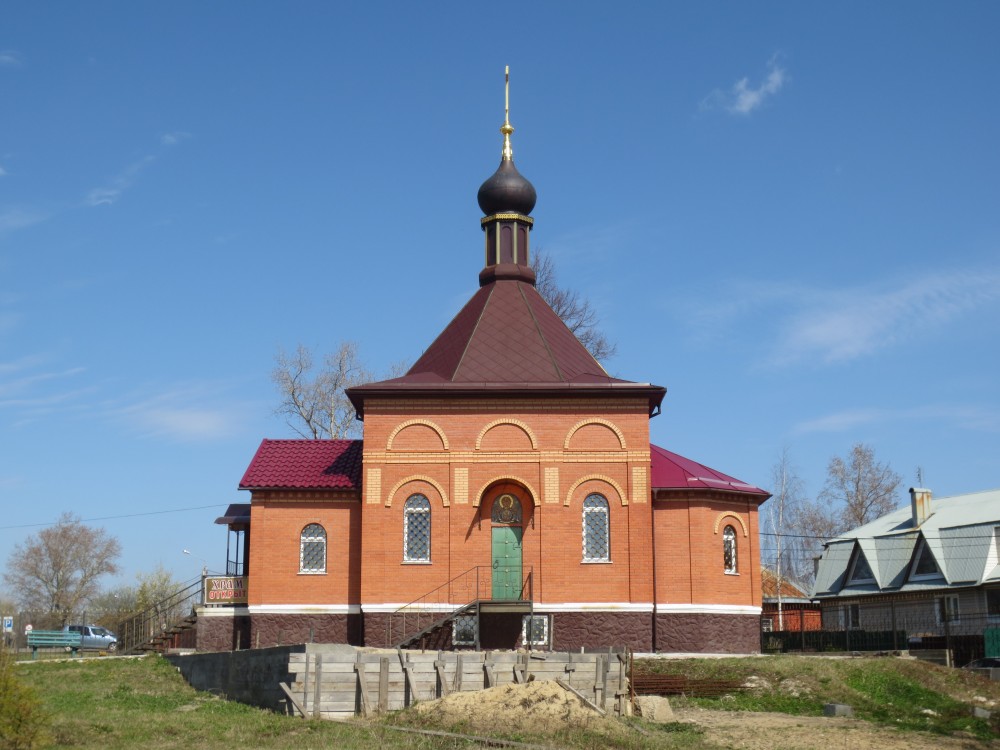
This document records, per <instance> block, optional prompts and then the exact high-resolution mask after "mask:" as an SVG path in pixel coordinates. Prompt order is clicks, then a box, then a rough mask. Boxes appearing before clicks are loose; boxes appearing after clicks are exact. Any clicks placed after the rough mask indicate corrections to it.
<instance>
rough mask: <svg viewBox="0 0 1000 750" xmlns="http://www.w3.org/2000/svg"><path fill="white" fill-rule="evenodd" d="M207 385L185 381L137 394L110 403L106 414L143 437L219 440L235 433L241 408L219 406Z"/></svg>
mask: <svg viewBox="0 0 1000 750" xmlns="http://www.w3.org/2000/svg"><path fill="white" fill-rule="evenodd" d="M215 391H216V389H215V388H214V387H212V386H210V385H198V384H195V385H185V386H180V387H178V388H176V389H174V390H171V391H166V392H163V393H158V394H157V395H155V396H149V397H143V396H137V397H134V399H133V400H131V401H130V402H128V403H126V404H125V405H115V406H110V408H108V410H107V414H108V416H109V417H110V418H111V419H113V420H114V421H116V422H119V423H122V424H124V425H125V426H126V429H127V430H129V431H130V432H134V433H137V434H139V435H141V436H143V437H154V438H155V437H166V438H169V439H172V440H178V441H181V442H192V441H206V440H219V439H223V438H227V437H230V436H231V435H234V434H237V433H238V432H239V430H240V425H241V424H242V418H241V416H240V415H241V414H242V412H243V410H242V409H241V408H240V407H237V406H235V405H233V406H231V407H230V408H225V407H223V408H220V406H219V398H218V394H217V393H216V392H215Z"/></svg>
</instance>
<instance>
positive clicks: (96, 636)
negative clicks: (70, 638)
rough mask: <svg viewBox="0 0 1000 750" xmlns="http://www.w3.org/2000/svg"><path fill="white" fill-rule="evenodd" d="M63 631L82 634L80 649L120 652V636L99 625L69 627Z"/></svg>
mask: <svg viewBox="0 0 1000 750" xmlns="http://www.w3.org/2000/svg"><path fill="white" fill-rule="evenodd" d="M63 631H65V632H70V633H79V634H80V648H90V649H98V650H99V651H116V650H118V636H117V635H115V634H114V633H112V632H111V631H110V630H108V629H107V628H102V627H101V626H99V625H67V626H65V627H64V628H63Z"/></svg>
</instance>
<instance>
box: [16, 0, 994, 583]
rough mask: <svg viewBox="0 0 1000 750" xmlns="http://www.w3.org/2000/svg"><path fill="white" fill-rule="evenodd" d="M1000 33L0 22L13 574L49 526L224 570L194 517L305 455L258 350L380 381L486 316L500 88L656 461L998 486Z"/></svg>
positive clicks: (424, 15) (432, 22) (131, 566)
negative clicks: (783, 462)
mask: <svg viewBox="0 0 1000 750" xmlns="http://www.w3.org/2000/svg"><path fill="white" fill-rule="evenodd" d="M362 6H363V7H362ZM997 28H1000V6H998V5H997V4H996V3H987V2H965V3H960V4H946V3H920V2H906V3H903V2H896V3H879V4H874V3H838V4H826V5H819V4H807V3H795V4H792V3H781V4H766V3H753V4H748V3H686V4H665V3H664V4H659V3H657V4H653V3H647V4H627V3H625V4H623V3H617V4H613V3H610V4H609V3H585V2H582V3H573V4H572V5H569V4H557V3H531V4H521V3H507V4H501V5H497V4H495V3H492V4H486V3H452V4H448V3H437V4H402V3H399V4H384V3H370V4H360V3H357V4H350V5H346V4H345V5H335V4H333V3H306V2H302V3H294V4H278V3H260V2H241V3H236V2H219V3H209V4H205V3H187V2H177V3H169V4H166V3H164V4H160V5H159V6H157V5H153V4H149V3H143V4H135V3H125V2H114V3H111V2H104V3H88V4H59V5H56V4H47V3H6V4H5V5H4V8H3V10H2V12H0V102H2V105H0V106H2V117H0V508H2V516H0V558H2V559H3V560H5V559H6V555H7V553H8V552H9V551H10V549H11V548H12V546H13V545H14V544H16V543H18V542H19V541H21V540H22V539H24V538H25V536H26V535H28V534H30V533H34V532H36V531H38V529H39V528H40V526H39V525H38V524H44V523H47V522H51V521H53V520H54V519H56V518H57V517H58V516H59V514H60V513H61V512H63V511H67V510H68V511H72V512H75V513H77V514H78V515H80V516H81V517H82V518H84V519H104V520H100V521H99V522H98V523H99V524H100V525H103V526H104V527H105V528H106V529H107V530H108V531H109V532H110V533H112V534H115V535H117V536H118V537H119V538H120V539H121V541H122V543H123V546H124V554H123V557H122V562H123V568H124V572H123V574H122V576H121V578H122V580H124V581H129V580H131V579H132V578H133V576H134V574H135V573H136V572H137V571H141V570H150V569H152V568H153V567H154V566H155V565H157V564H161V563H162V564H163V565H164V566H165V567H167V568H168V569H171V570H174V571H175V573H176V575H177V577H178V578H182V579H185V578H188V577H190V576H193V575H195V574H196V573H197V572H198V569H199V568H200V566H201V561H200V560H199V559H196V558H195V557H192V556H185V555H183V554H182V552H181V551H182V549H184V548H188V549H190V550H192V552H194V553H195V555H196V556H198V557H203V558H205V559H207V561H208V562H209V564H210V566H211V567H214V568H218V567H220V566H221V565H222V564H223V562H224V553H225V532H224V530H223V529H222V528H221V527H217V526H214V525H213V524H212V521H213V520H214V518H215V517H216V516H217V515H220V514H221V512H222V510H223V509H224V508H225V506H226V505H227V504H228V503H230V502H240V501H246V500H247V499H248V498H247V496H246V495H245V494H244V493H240V492H238V491H237V490H236V485H237V483H238V481H239V479H240V477H241V476H242V473H243V471H244V469H245V468H246V465H247V464H248V462H249V461H250V459H251V457H252V456H253V453H254V451H255V449H256V447H257V445H258V443H259V441H260V439H261V438H262V437H265V436H266V437H289V436H291V432H290V430H289V429H288V428H287V427H286V426H285V424H284V423H283V421H282V420H281V418H279V417H276V416H275V415H274V414H273V409H274V406H275V405H276V394H275V392H274V389H273V386H272V384H271V382H270V379H269V374H270V371H271V369H272V367H273V363H274V355H275V352H276V351H277V349H278V347H285V348H286V349H292V348H294V347H295V346H296V345H297V344H298V343H300V342H301V343H303V344H306V345H308V346H311V347H314V348H315V349H317V350H319V351H323V350H332V349H333V348H335V346H336V344H337V343H338V342H339V341H341V340H345V339H354V340H357V341H358V342H360V344H361V350H362V353H363V356H364V358H365V359H366V360H367V361H368V363H369V364H370V365H371V366H372V367H373V368H375V369H383V370H384V369H385V368H387V367H388V366H389V365H390V364H391V363H393V362H396V361H398V360H400V359H407V360H410V361H412V360H414V359H415V358H416V357H417V356H418V355H419V354H420V352H421V350H422V348H423V347H425V346H426V345H428V344H429V343H430V342H431V341H432V340H433V338H434V337H435V336H436V335H437V333H438V332H439V331H440V330H441V328H443V327H444V325H445V324H446V323H447V322H448V320H450V318H451V317H452V316H453V315H454V314H455V312H457V310H458V309H459V307H460V306H461V305H462V304H463V303H464V302H465V300H466V299H467V298H468V297H469V296H470V295H471V294H472V293H473V292H474V291H475V288H476V286H477V274H478V272H479V270H480V266H481V243H482V235H481V232H480V229H479V216H480V214H479V211H478V207H477V205H476V199H475V195H476V190H477V189H478V186H479V184H480V183H481V182H482V181H483V180H484V179H485V178H486V177H488V176H489V175H490V174H491V173H492V172H493V170H494V169H495V168H496V166H497V163H498V162H499V155H500V135H499V132H498V128H499V126H500V124H501V122H502V119H503V67H504V65H510V66H511V121H512V123H513V124H514V126H515V128H516V132H515V134H514V154H515V161H516V163H517V165H518V167H519V169H520V170H521V172H522V173H523V174H524V175H525V176H527V177H528V178H529V179H530V180H531V181H532V182H533V183H534V185H535V187H536V188H537V190H538V196H539V198H538V204H537V206H536V208H535V211H534V217H535V221H536V224H535V230H534V233H533V239H532V242H533V245H534V246H535V247H541V248H543V249H545V250H546V251H548V252H549V253H551V255H552V256H553V257H554V259H555V261H556V263H557V266H558V270H559V274H560V280H561V281H562V282H563V283H564V284H566V285H568V286H572V287H574V288H576V289H578V290H580V291H581V292H583V293H584V294H585V295H586V296H588V297H589V298H590V299H591V301H592V302H593V303H594V304H595V305H596V307H597V308H598V310H599V313H600V315H601V317H602V320H603V322H604V328H605V330H606V332H607V334H608V335H609V336H610V337H611V338H612V339H613V340H614V341H616V342H617V344H618V355H617V356H616V357H615V358H614V359H613V360H611V361H610V362H608V363H606V366H607V367H608V369H609V371H611V372H612V373H613V374H616V375H618V376H620V377H625V378H629V379H632V380H639V381H651V382H654V383H658V384H661V385H665V386H667V388H668V394H667V398H666V400H665V402H664V413H663V414H662V415H661V416H659V417H657V418H656V419H654V420H653V421H652V423H651V429H652V437H653V440H654V442H656V443H658V444H660V445H663V446H664V447H667V448H668V449H671V450H674V451H677V452H679V453H681V454H683V455H686V456H689V457H691V458H694V459H696V460H698V461H701V462H703V463H706V464H708V465H709V466H712V467H714V468H717V469H720V470H722V471H725V472H727V473H730V474H733V475H735V476H737V477H739V478H741V479H744V480H747V481H750V482H753V483H755V484H759V485H761V486H765V487H767V486H768V485H769V482H770V480H769V475H770V470H771V466H772V465H773V464H774V462H775V460H776V458H777V456H778V453H779V451H780V450H781V448H782V446H788V447H789V449H790V452H791V456H792V458H793V461H794V463H795V464H796V466H797V468H798V471H799V473H800V474H801V476H802V477H803V479H804V480H805V484H806V489H807V491H808V492H809V493H810V494H811V495H815V493H817V492H818V491H819V490H820V488H821V487H822V484H823V478H824V476H825V469H826V464H827V462H828V460H829V458H830V457H831V456H833V455H835V454H840V455H844V454H846V452H847V451H848V450H849V448H850V446H851V445H852V444H853V443H855V442H858V441H862V442H866V443H868V444H870V445H872V446H873V447H874V448H875V451H876V453H877V455H878V456H879V457H880V458H882V459H883V460H886V461H888V462H889V463H890V464H891V465H892V466H893V467H894V468H895V469H896V470H897V471H898V472H899V473H900V474H902V475H903V477H904V487H907V486H910V485H912V484H915V483H916V475H915V472H916V468H917V467H918V466H919V467H921V468H922V471H923V477H924V484H926V485H927V486H929V487H930V488H931V489H932V490H934V492H935V494H936V495H950V494H957V493H963V492H968V491H974V490H981V489H987V488H995V487H997V486H1000V471H998V461H997V456H998V455H1000V391H998V388H997V381H998V376H997V370H998V367H1000V346H998V334H997V330H998V326H1000V211H998V198H1000V188H998V177H997V176H998V175H1000V149H998V138H997V133H1000V104H998V99H997V96H996V92H997V91H1000V46H998V45H997V44H996V38H995V37H996V30H997ZM900 499H901V500H903V499H904V498H903V497H902V496H901V498H900ZM165 511H169V512H165ZM150 513H156V514H155V515H143V514H150ZM108 582H109V583H112V582H113V581H111V580H109V581H108Z"/></svg>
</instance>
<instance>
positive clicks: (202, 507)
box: [0, 503, 228, 531]
mask: <svg viewBox="0 0 1000 750" xmlns="http://www.w3.org/2000/svg"><path fill="white" fill-rule="evenodd" d="M225 507H228V503H213V504H212V505H193V506H191V507H190V508H171V509H170V510H147V511H145V512H144V513H123V514H121V515H118V516H99V517H97V518H81V519H80V523H93V522H94V521H113V520H117V519H119V518H138V517H139V516H162V515H164V514H166V513H186V512H188V511H189V510H205V509H207V508H225ZM58 523H59V521H48V522H46V523H22V524H17V525H14V526H0V531H6V530H7V529H33V528H38V527H39V526H56V525H57V524H58Z"/></svg>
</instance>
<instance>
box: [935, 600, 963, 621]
mask: <svg viewBox="0 0 1000 750" xmlns="http://www.w3.org/2000/svg"><path fill="white" fill-rule="evenodd" d="M934 614H935V616H936V617H937V624H938V625H943V624H944V622H945V618H946V617H947V620H948V622H961V620H962V612H961V599H960V598H959V596H958V594H942V595H940V596H938V597H936V598H935V599H934Z"/></svg>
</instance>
